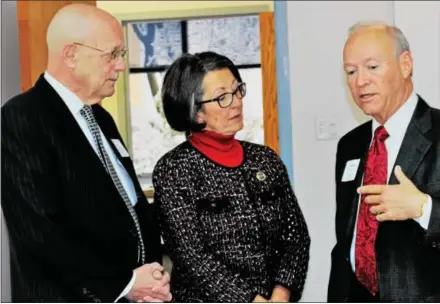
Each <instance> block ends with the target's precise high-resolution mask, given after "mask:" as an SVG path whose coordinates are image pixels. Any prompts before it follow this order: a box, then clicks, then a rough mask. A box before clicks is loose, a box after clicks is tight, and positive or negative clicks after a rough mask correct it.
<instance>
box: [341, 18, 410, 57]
mask: <svg viewBox="0 0 440 304" xmlns="http://www.w3.org/2000/svg"><path fill="white" fill-rule="evenodd" d="M369 27H384V28H385V30H386V32H387V34H388V35H389V36H390V37H391V39H393V40H394V43H395V55H396V57H399V56H400V54H402V53H403V52H405V51H410V49H409V43H408V40H407V39H406V37H405V35H404V34H403V33H402V31H401V30H400V29H399V28H398V27H396V26H393V25H388V24H387V23H385V22H383V21H360V22H357V23H356V24H354V25H352V26H351V27H350V29H349V30H348V37H350V36H351V35H353V34H354V33H356V32H357V31H359V30H362V29H365V28H369Z"/></svg>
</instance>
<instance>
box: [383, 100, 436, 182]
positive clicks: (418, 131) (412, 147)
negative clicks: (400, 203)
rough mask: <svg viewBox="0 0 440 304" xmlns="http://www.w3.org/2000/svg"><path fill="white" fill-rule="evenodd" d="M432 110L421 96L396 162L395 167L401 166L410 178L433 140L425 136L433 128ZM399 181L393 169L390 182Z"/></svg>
mask: <svg viewBox="0 0 440 304" xmlns="http://www.w3.org/2000/svg"><path fill="white" fill-rule="evenodd" d="M430 111H431V109H430V107H429V106H428V104H427V103H426V102H425V101H424V100H423V99H422V98H421V97H420V96H419V100H418V103H417V106H416V109H415V111H414V114H413V117H412V118H411V121H410V123H409V125H408V129H407V131H406V133H405V137H404V138H403V142H402V145H401V147H400V149H399V153H398V155H397V159H396V163H395V164H394V167H395V166H396V165H399V166H401V167H402V171H403V172H404V173H405V175H406V176H408V178H409V179H411V178H412V177H413V176H414V173H415V172H416V170H417V168H418V167H419V166H420V163H421V162H422V160H423V157H424V156H425V154H426V152H428V150H429V148H430V147H431V145H432V141H431V140H429V139H428V138H427V137H426V136H425V134H426V133H427V132H428V131H429V130H431V128H432V122H431V115H430ZM393 169H394V168H393ZM397 183H398V181H397V178H396V176H395V175H394V170H393V171H392V173H391V174H390V180H389V184H397Z"/></svg>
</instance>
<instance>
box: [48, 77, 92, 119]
mask: <svg viewBox="0 0 440 304" xmlns="http://www.w3.org/2000/svg"><path fill="white" fill-rule="evenodd" d="M44 78H45V79H46V80H47V82H48V83H49V84H50V85H51V86H52V87H53V89H54V90H55V91H56V92H57V93H58V95H60V97H61V99H62V100H63V101H64V103H65V104H66V106H67V107H68V108H69V110H70V112H72V114H73V115H76V114H78V113H79V111H80V110H81V109H82V108H83V107H84V102H83V101H82V100H81V99H80V98H79V97H78V96H77V95H76V94H75V93H73V92H72V91H71V90H69V89H68V88H67V87H66V86H65V85H63V84H62V83H61V82H59V81H58V80H56V79H55V78H54V77H53V76H52V75H50V74H49V73H48V72H47V71H46V72H44Z"/></svg>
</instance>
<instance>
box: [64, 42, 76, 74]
mask: <svg viewBox="0 0 440 304" xmlns="http://www.w3.org/2000/svg"><path fill="white" fill-rule="evenodd" d="M62 54H63V58H64V62H65V63H66V65H67V66H68V67H69V68H74V67H75V65H76V46H75V45H73V44H68V45H66V46H64V48H63V50H62Z"/></svg>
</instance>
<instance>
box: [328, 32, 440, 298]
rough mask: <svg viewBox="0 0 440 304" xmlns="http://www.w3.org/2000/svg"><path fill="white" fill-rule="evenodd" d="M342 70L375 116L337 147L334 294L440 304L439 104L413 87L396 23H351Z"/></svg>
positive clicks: (409, 62) (406, 48)
mask: <svg viewBox="0 0 440 304" xmlns="http://www.w3.org/2000/svg"><path fill="white" fill-rule="evenodd" d="M344 70H345V73H346V76H347V82H348V86H349V88H350V90H351V93H352V95H353V99H354V101H355V102H356V104H357V105H358V106H359V107H360V109H361V110H362V111H363V112H364V113H365V114H367V115H370V116H372V118H373V119H372V120H371V121H368V122H366V123H365V124H363V125H361V126H359V127H357V128H356V129H354V130H352V131H350V132H349V133H348V134H346V135H345V136H343V137H342V138H341V140H340V141H339V144H338V149H337V156H336V200H337V211H336V236H337V244H336V246H335V247H334V249H333V251H332V268H331V274H330V282H329V288H328V301H330V302H344V301H345V302H365V301H366V302H379V301H384V302H429V301H440V111H439V110H438V109H434V108H432V107H430V106H429V105H428V104H427V103H426V102H425V101H424V100H423V99H422V98H421V97H420V96H418V95H417V94H416V92H415V91H414V88H413V82H412V79H411V78H412V70H413V59H412V55H411V52H410V49H409V45H408V42H407V40H406V38H405V36H404V35H403V34H402V32H401V31H400V30H399V29H398V28H396V27H392V26H388V25H385V24H378V23H377V24H374V23H370V24H366V23H358V24H356V25H355V26H354V27H352V28H351V31H350V35H349V38H348V40H347V42H346V45H345V48H344Z"/></svg>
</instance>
